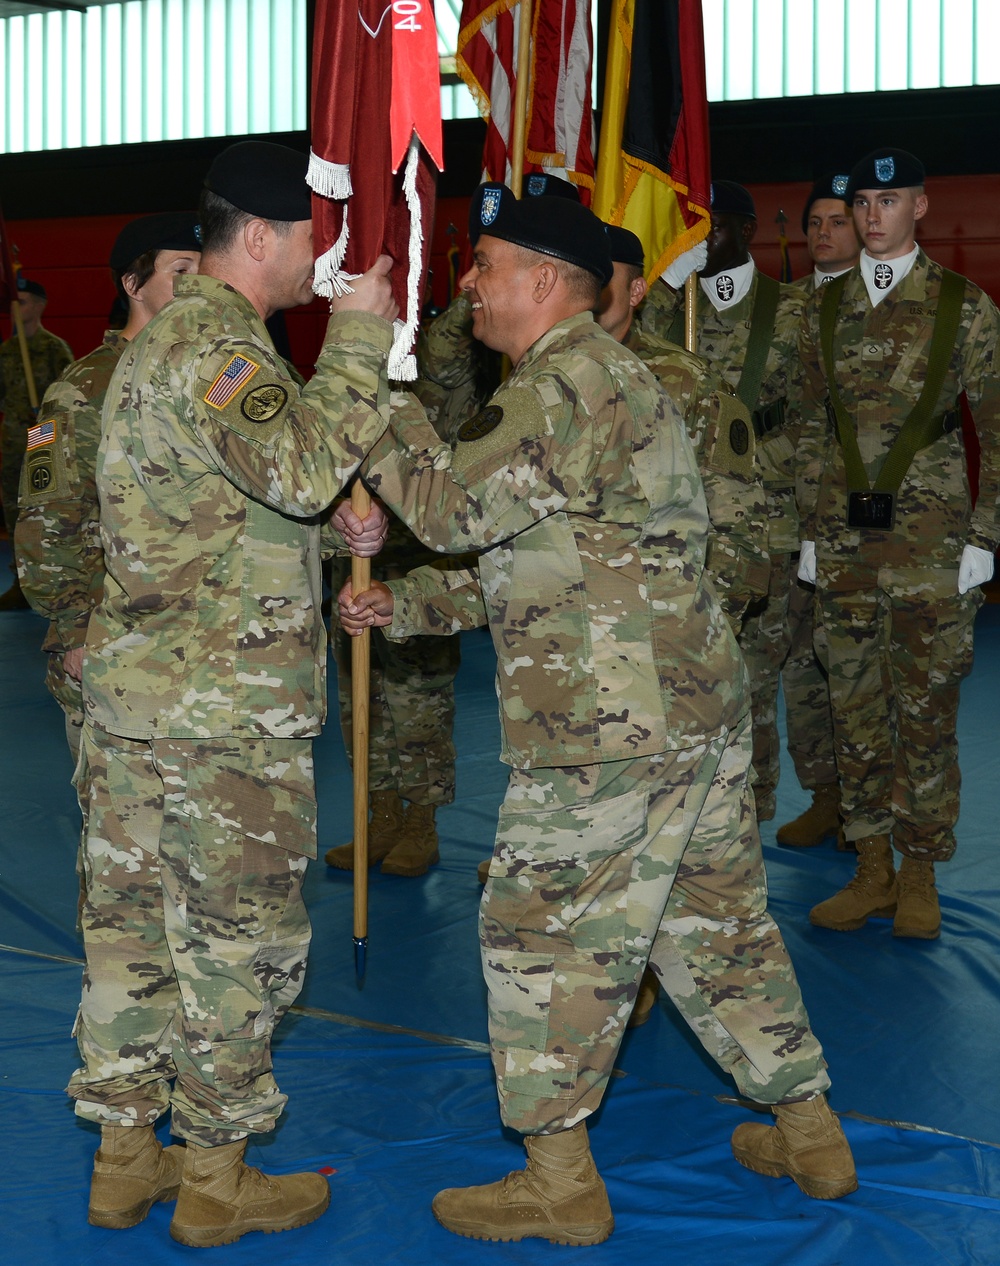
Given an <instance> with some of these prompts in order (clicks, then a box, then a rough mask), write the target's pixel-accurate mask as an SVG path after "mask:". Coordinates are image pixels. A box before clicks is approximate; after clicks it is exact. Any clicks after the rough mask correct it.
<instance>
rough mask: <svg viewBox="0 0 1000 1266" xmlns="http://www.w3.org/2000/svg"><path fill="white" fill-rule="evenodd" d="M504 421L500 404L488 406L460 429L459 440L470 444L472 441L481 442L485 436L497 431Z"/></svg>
mask: <svg viewBox="0 0 1000 1266" xmlns="http://www.w3.org/2000/svg"><path fill="white" fill-rule="evenodd" d="M502 421H503V409H501V407H500V406H499V405H498V404H488V405H487V406H486V408H485V409H481V410H480V411H479V413H477V414H476V416H475V417H474V418H469V420H468V422H463V423H462V425H461V426H460V427H459V428H458V438H459V439H460V440H464V441H465V443H468V442H469V441H470V440H481V439H482V438H483V436H484V435H489V433H490V432H491V431H495V430H496V429H497V427H498V426H499V425H500V423H501V422H502Z"/></svg>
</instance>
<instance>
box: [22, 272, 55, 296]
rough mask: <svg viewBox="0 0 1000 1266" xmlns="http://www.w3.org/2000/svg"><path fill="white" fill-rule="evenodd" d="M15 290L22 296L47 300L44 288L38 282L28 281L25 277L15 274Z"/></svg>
mask: <svg viewBox="0 0 1000 1266" xmlns="http://www.w3.org/2000/svg"><path fill="white" fill-rule="evenodd" d="M17 288H18V290H19V291H20V292H21V294H23V295H37V296H38V297H39V299H47V298H48V297H49V296H48V295H47V294H46V292H45V287H44V286H43V285H42V283H41V282H40V281H29V280H28V279H27V277H22V276H21V274H20V273H18V274H17Z"/></svg>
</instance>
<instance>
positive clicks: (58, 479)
mask: <svg viewBox="0 0 1000 1266" xmlns="http://www.w3.org/2000/svg"><path fill="white" fill-rule="evenodd" d="M58 431H59V428H58V427H57V425H56V420H55V418H54V417H53V418H47V419H45V420H43V421H41V422H38V423H36V425H35V426H32V427H29V428H28V438H27V445H26V448H25V454H24V466H23V468H22V470H21V487H20V497H21V500H22V501H25V502H31V501H42V500H48V499H50V498H51V497H53V496H56V495H57V494H59V493H61V492H62V491H63V490H64V489H65V487H66V478H65V462H64V457H63V453H62V450H61V448H60V445H59V444H58V443H57V440H58Z"/></svg>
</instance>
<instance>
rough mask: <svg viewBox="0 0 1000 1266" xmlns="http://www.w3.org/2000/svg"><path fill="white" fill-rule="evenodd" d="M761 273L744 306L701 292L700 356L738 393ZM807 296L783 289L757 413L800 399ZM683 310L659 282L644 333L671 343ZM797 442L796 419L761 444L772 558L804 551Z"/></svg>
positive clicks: (679, 297) (678, 296)
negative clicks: (717, 301) (721, 306)
mask: <svg viewBox="0 0 1000 1266" xmlns="http://www.w3.org/2000/svg"><path fill="white" fill-rule="evenodd" d="M758 275H759V274H757V273H755V274H754V279H753V283H752V285H751V286H750V289H749V290H748V291H747V293H746V294H745V295H744V296H743V298H742V299H741V300H740V302H739V303H737V304H734V305H733V307H731V308H727V309H726V310H725V311H724V312H718V311H716V309H715V306H714V304H713V303H712V301H711V300H710V299H709V298H708V296H707V295H706V294H705V293H704V291H703V290H702V289H701V287H700V286H699V287H698V355H699V356H703V357H704V358H705V360H707V361H708V363H709V364H710V365H711V366H712V368H713V369H716V370H718V372H719V373H720V374H721V375H722V377H723V378H724V379H725V381H726V382H727V383H728V384H729V386H730V387H732V389H733V390H734V391H735V390H736V389H737V388H738V386H739V381H740V376H741V375H742V373H743V362H744V360H745V359H746V354H747V343H748V341H749V338H750V318H751V316H752V314H753V305H754V300H755V298H756V296H757V278H758ZM803 302H804V299H803V295H802V291H801V290H800V289H799V288H798V287H797V286H795V285H790V286H782V288H781V297H780V299H779V300H778V311H777V315H776V317H775V325H774V337H773V338H772V340H771V346H770V348H769V349H768V353H767V360H766V362H765V365H764V377H763V379H762V381H761V387H760V392H759V394H758V397H757V404H756V406H755V407H756V408H758V409H765V408H767V406H768V405H772V404H774V403H775V401H779V400H784V401H786V402H788V401H789V399H790V397H791V398H792V399H793V400H794V398H795V394H796V393H795V385H796V382H797V378H798V333H799V322H800V320H801V316H802V307H803ZM683 308H684V291H683V290H672V289H671V288H670V287H669V286H667V285H666V284H665V283H664V282H661V281H658V282H656V283H655V284H654V285H653V286H651V287H650V290H649V294H648V295H647V296H646V299H645V302H644V303H643V305H642V307H641V308H640V309H639V323H640V325H641V326H642V329H643V330H646V331H649V332H650V333H652V334H656V335H658V336H659V337H660V338H662V339H667V340H670V337H671V335H670V331H671V329H672V328H673V326H674V320H675V316H676V314H677V313H678V312H682V311H683ZM797 440H798V424H797V413H796V410H795V409H794V408H792V409H790V410H789V412H788V413H787V414H786V417H785V422H784V425H783V426H782V427H780V428H779V429H776V430H771V431H768V432H767V433H766V434H765V435H763V436H761V437H758V440H757V464H758V468H759V470H760V474H761V480H762V482H763V485H764V491H765V493H766V495H767V512H768V550H769V552H770V553H772V554H785V553H793V552H794V551H795V550H797V549H798V547H799V527H798V515H797V513H796V509H795V445H796V443H797Z"/></svg>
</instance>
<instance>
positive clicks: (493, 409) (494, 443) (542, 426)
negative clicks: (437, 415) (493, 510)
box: [451, 387, 551, 474]
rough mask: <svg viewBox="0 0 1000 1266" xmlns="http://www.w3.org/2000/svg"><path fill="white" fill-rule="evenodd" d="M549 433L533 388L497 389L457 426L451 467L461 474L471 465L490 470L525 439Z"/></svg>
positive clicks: (541, 407)
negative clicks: (477, 409)
mask: <svg viewBox="0 0 1000 1266" xmlns="http://www.w3.org/2000/svg"><path fill="white" fill-rule="evenodd" d="M550 433H551V427H550V426H549V422H548V418H547V417H546V415H545V409H544V407H543V405H542V402H541V401H540V400H539V398H538V396H537V395H536V394H535V392H534V391H530V390H528V389H526V388H523V387H520V388H518V387H515V388H514V389H513V390H511V391H504V392H501V393H500V395H499V397H496V398H494V401H493V403H491V404H488V405H487V406H486V408H485V409H481V410H480V411H479V413H477V414H476V415H475V417H472V418H469V420H468V421H467V422H463V423H462V425H461V426H460V427H459V430H458V443H457V444H456V445H455V455H454V457H453V459H452V464H451V465H452V470H455V471H458V472H460V473H463V474H464V473H467V472H468V471H470V470H472V469H473V468H474V467H475V468H477V469H478V470H479V471H481V472H482V473H484V474H486V473H491V472H490V470H489V467H491V466H492V467H493V468H494V469H497V468H499V467H500V466H502V465H504V464H505V463H506V461H507V460H508V459H509V458H510V457H512V456H513V455H514V453H516V451H517V449H518V447H519V446H520V445H521V444H522V443H523V442H524V441H525V440H533V439H538V438H539V437H540V436H543V435H548V434H550Z"/></svg>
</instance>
